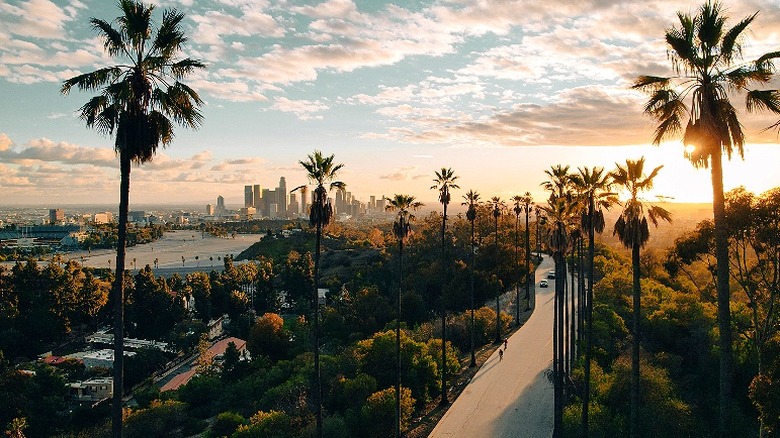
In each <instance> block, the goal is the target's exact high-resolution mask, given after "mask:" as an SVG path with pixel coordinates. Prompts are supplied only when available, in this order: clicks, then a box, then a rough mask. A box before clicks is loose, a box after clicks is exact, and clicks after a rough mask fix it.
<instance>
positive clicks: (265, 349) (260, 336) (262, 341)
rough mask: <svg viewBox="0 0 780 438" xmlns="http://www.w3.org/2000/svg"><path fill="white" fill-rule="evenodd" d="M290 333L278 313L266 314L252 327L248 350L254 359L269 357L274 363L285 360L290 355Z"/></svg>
mask: <svg viewBox="0 0 780 438" xmlns="http://www.w3.org/2000/svg"><path fill="white" fill-rule="evenodd" d="M290 347H291V344H290V332H289V331H288V330H287V329H285V328H284V320H283V319H282V317H281V316H279V315H278V314H276V313H266V314H264V315H263V316H261V317H260V318H257V321H256V322H255V324H254V325H253V326H252V329H251V330H250V331H249V338H248V339H247V348H248V349H249V352H250V353H252V356H253V357H262V356H267V357H268V358H269V359H271V360H273V361H277V360H280V359H285V358H287V357H288V355H289V353H290Z"/></svg>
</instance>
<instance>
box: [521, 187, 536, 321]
mask: <svg viewBox="0 0 780 438" xmlns="http://www.w3.org/2000/svg"><path fill="white" fill-rule="evenodd" d="M522 202H523V211H525V268H526V276H525V310H531V295H530V294H531V287H532V285H533V278H534V276H533V272H531V231H530V230H529V229H528V215H529V214H531V210H532V209H533V207H531V206H532V205H533V204H534V198H533V196H531V192H525V193H524V194H523V201H522Z"/></svg>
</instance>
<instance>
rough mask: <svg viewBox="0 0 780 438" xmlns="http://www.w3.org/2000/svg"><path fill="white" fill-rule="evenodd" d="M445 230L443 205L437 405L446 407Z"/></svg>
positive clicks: (445, 208)
mask: <svg viewBox="0 0 780 438" xmlns="http://www.w3.org/2000/svg"><path fill="white" fill-rule="evenodd" d="M446 230H447V203H446V202H445V203H444V214H443V216H442V219H441V401H440V402H439V405H441V406H446V405H448V404H449V403H450V402H449V400H447V303H446V301H447V300H446V297H445V295H446V292H447V288H446V286H445V284H444V283H445V280H446V278H447V268H446V264H447V245H446V241H445V232H446Z"/></svg>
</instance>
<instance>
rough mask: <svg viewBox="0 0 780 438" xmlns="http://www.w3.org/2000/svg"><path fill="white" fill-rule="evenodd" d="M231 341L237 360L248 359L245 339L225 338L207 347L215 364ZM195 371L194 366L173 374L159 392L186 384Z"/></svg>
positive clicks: (221, 359)
mask: <svg viewBox="0 0 780 438" xmlns="http://www.w3.org/2000/svg"><path fill="white" fill-rule="evenodd" d="M231 342H232V343H233V344H235V346H236V349H238V354H239V360H250V355H249V350H247V349H246V341H245V340H243V339H238V338H225V339H222V340H220V341H217V342H216V343H214V344H213V345H212V346H211V347H209V349H208V354H210V355H211V357H213V358H214V363H215V364H217V365H220V364H221V363H222V361H223V358H224V356H225V351H227V347H228V344H230V343H231ZM197 373H198V370H197V368H195V367H194V366H193V367H191V368H190V369H189V370H187V371H185V372H183V373H181V374H178V375H176V376H174V377H173V378H172V379H171V380H169V381H168V382H167V383H165V384H164V385H163V386H162V387H161V388H160V392H164V391H173V390H176V389H179V387H180V386H182V385H186V384H187V382H189V381H190V380H192V378H193V377H195V376H196V375H197Z"/></svg>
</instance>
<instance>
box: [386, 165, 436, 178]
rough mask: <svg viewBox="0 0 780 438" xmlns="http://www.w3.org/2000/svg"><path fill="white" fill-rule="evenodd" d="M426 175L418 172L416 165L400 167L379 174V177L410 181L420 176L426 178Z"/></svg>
mask: <svg viewBox="0 0 780 438" xmlns="http://www.w3.org/2000/svg"><path fill="white" fill-rule="evenodd" d="M427 176H428V175H426V174H423V173H419V168H418V167H417V166H408V167H401V168H399V169H397V170H395V171H393V172H391V173H388V174H384V175H379V177H378V178H379V179H386V180H390V181H410V180H417V179H421V178H426V177H427Z"/></svg>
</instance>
